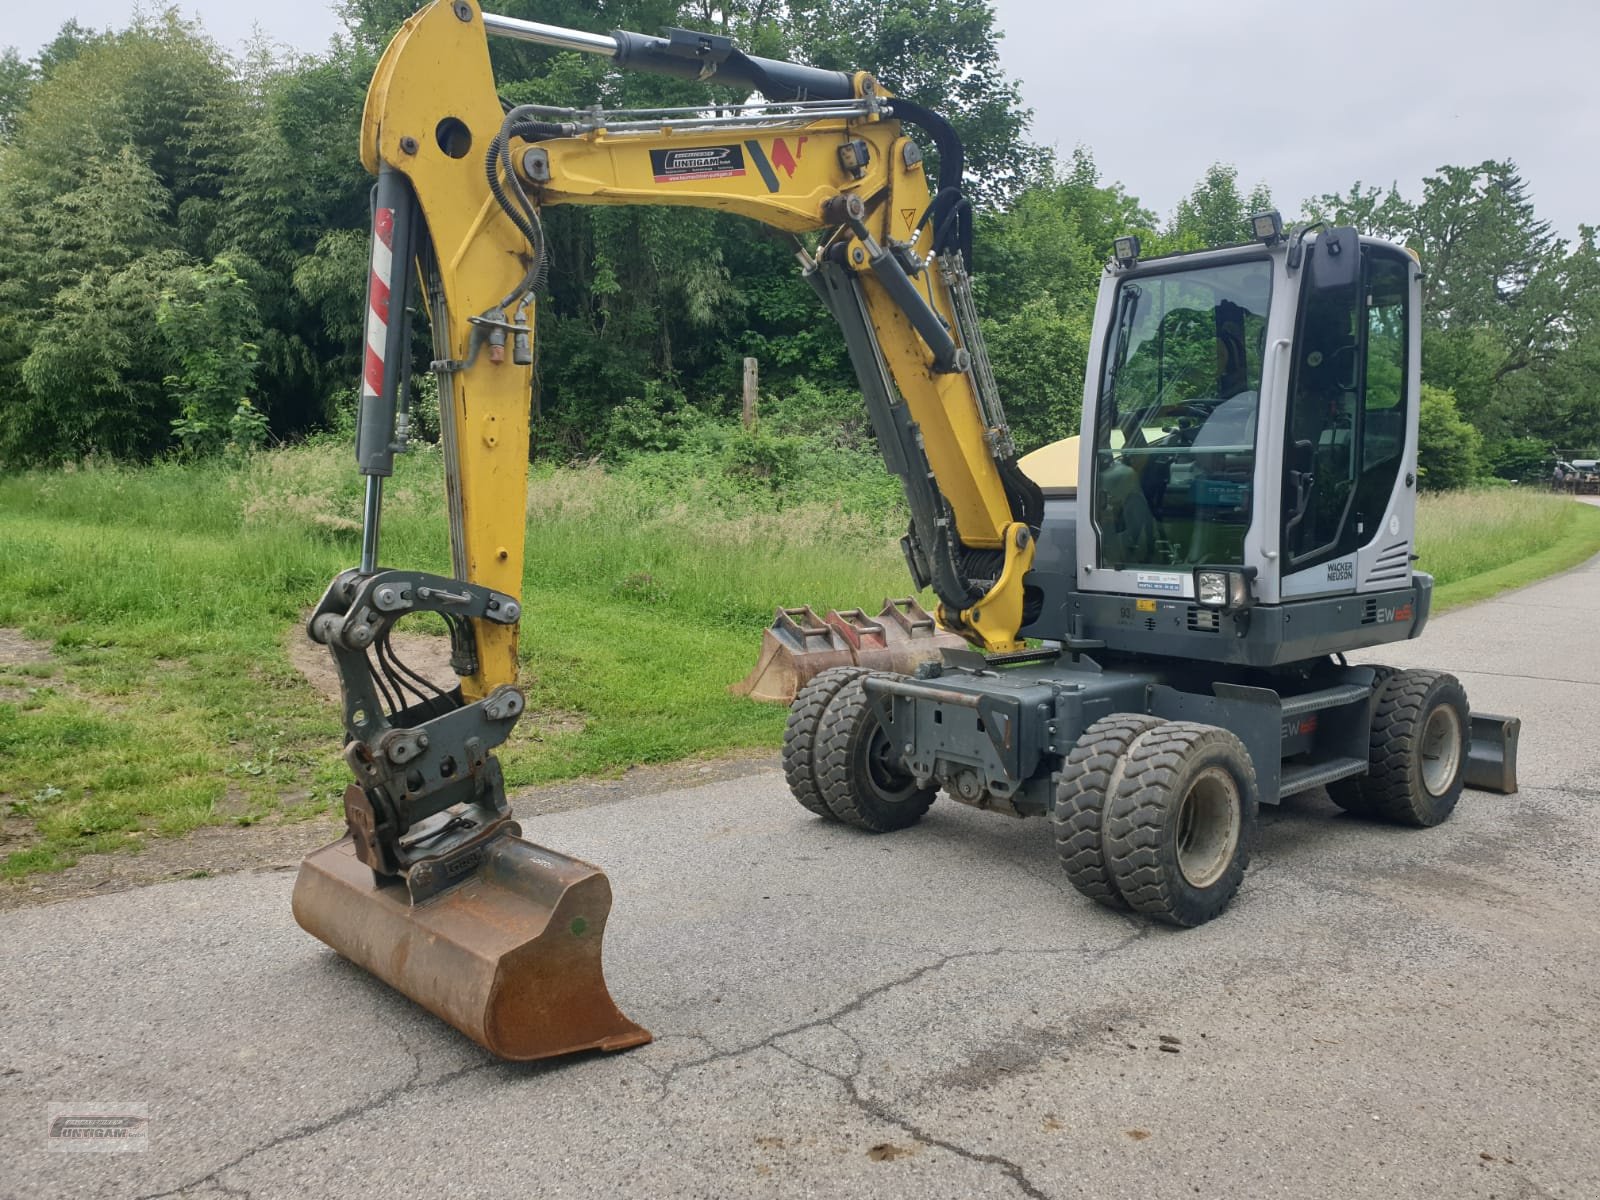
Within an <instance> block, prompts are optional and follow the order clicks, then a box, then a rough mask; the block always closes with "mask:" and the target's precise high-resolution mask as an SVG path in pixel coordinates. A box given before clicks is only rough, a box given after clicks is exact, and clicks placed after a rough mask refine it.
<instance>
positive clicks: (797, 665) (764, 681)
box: [728, 605, 855, 704]
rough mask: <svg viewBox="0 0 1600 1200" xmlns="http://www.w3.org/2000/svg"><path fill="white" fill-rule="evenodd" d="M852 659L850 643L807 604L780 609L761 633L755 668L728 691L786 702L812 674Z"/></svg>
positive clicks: (839, 665) (846, 663)
mask: <svg viewBox="0 0 1600 1200" xmlns="http://www.w3.org/2000/svg"><path fill="white" fill-rule="evenodd" d="M853 662H855V654H854V653H853V652H852V651H851V649H850V643H849V642H848V641H846V640H845V639H844V637H843V636H842V635H841V634H840V633H839V631H838V630H837V629H835V628H834V627H833V626H831V625H829V624H828V623H827V622H826V621H824V620H823V619H822V618H821V617H819V616H817V614H816V613H815V612H813V611H812V610H811V608H810V606H809V605H807V606H804V607H801V608H780V609H778V610H777V611H776V612H775V613H774V614H773V618H772V624H771V625H769V626H768V627H767V628H766V630H765V631H764V632H763V633H762V635H761V657H760V658H759V659H757V660H756V665H755V668H754V669H753V670H752V671H751V672H750V674H748V675H746V676H745V677H744V679H743V680H741V681H740V682H738V683H736V684H734V685H733V686H732V687H730V688H729V689H728V690H729V691H730V692H732V693H733V694H734V695H735V696H749V697H750V699H752V700H767V701H772V702H775V703H778V704H789V703H791V702H792V701H793V700H794V697H795V693H796V692H798V691H799V690H800V689H801V688H802V687H804V686H805V685H806V684H807V683H808V682H809V681H810V680H811V679H812V678H813V677H815V676H817V675H820V674H822V672H824V671H826V670H827V669H828V668H829V667H848V666H849V665H850V664H851V663H853Z"/></svg>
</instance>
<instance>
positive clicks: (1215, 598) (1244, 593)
mask: <svg viewBox="0 0 1600 1200" xmlns="http://www.w3.org/2000/svg"><path fill="white" fill-rule="evenodd" d="M1255 574H1256V569H1255V568H1254V567H1229V568H1222V567H1202V568H1200V569H1199V570H1197V571H1195V573H1194V599H1195V603H1196V604H1198V605H1200V606H1201V607H1202V608H1220V609H1223V610H1225V611H1227V612H1239V611H1240V610H1242V609H1246V608H1249V607H1250V605H1251V604H1253V603H1254V602H1255V597H1254V596H1252V595H1251V594H1250V581H1251V580H1252V579H1254V578H1255Z"/></svg>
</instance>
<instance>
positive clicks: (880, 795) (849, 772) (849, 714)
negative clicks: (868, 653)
mask: <svg viewBox="0 0 1600 1200" xmlns="http://www.w3.org/2000/svg"><path fill="white" fill-rule="evenodd" d="M865 676H866V673H865V672H864V673H863V674H862V675H860V676H857V677H856V678H854V679H851V680H849V681H848V682H846V683H845V685H844V686H843V687H842V688H840V689H839V692H838V694H837V695H835V696H834V698H833V699H832V700H831V701H830V702H829V703H828V706H827V708H826V709H824V710H823V713H822V721H821V724H820V725H819V727H818V729H817V748H816V761H817V792H818V794H819V795H820V796H821V797H822V800H823V802H824V803H825V804H827V806H828V810H829V811H830V812H832V813H833V815H834V816H835V817H837V818H838V819H839V820H841V821H843V822H845V823H846V824H847V825H854V826H856V827H857V828H859V829H868V830H871V831H872V832H873V833H888V832H890V831H891V830H895V829H904V828H906V827H907V826H908V825H914V824H916V823H917V822H918V821H920V820H921V819H922V815H923V814H924V813H925V812H927V811H928V807H929V806H930V805H931V804H932V803H933V798H934V796H936V795H937V794H938V790H939V789H938V788H932V787H923V786H921V785H919V784H918V783H917V780H916V778H915V776H913V775H912V774H911V772H909V771H908V770H906V768H905V765H904V763H903V762H902V760H901V758H900V754H899V748H898V747H896V746H895V745H893V744H892V743H891V742H890V740H889V735H888V732H887V731H886V730H885V729H884V728H883V725H882V724H881V723H880V722H879V720H878V715H877V713H875V712H874V711H873V709H872V704H871V702H870V701H869V700H868V699H867V692H866V688H865V686H864V684H865V683H866V678H865Z"/></svg>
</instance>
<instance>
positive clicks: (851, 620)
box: [729, 596, 966, 704]
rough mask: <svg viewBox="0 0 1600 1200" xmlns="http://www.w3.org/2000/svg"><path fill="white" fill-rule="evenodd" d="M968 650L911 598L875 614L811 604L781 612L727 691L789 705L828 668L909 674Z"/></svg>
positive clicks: (889, 602)
mask: <svg viewBox="0 0 1600 1200" xmlns="http://www.w3.org/2000/svg"><path fill="white" fill-rule="evenodd" d="M965 646H966V642H965V641H964V640H963V639H962V638H961V637H959V636H957V635H956V634H953V633H949V632H947V631H945V630H943V629H940V628H939V627H938V625H937V623H936V622H935V621H934V619H933V617H932V616H930V615H929V614H928V612H927V610H926V609H924V608H923V607H922V605H920V604H918V603H917V602H916V600H915V599H913V598H912V597H909V596H907V597H903V598H901V599H899V600H887V599H886V600H885V601H884V602H883V610H882V611H881V612H879V613H878V614H877V616H868V615H867V613H866V612H865V611H863V610H862V609H859V608H849V609H842V610H841V609H830V610H829V611H828V614H827V616H825V617H819V616H817V614H816V612H815V610H813V609H812V608H811V607H810V606H809V605H807V606H804V607H801V608H780V609H778V610H777V612H776V613H775V614H774V616H773V620H772V624H771V625H770V626H768V627H767V629H766V630H765V631H764V632H763V633H762V635H761V656H760V658H759V659H758V660H757V662H756V665H755V668H754V669H753V670H752V671H751V672H750V674H748V675H747V676H745V678H744V679H743V680H742V681H740V682H739V683H736V684H734V685H733V687H731V688H730V689H729V690H730V691H731V692H733V694H734V695H736V696H749V697H750V698H751V699H752V700H767V701H772V702H774V703H778V704H790V703H792V702H793V701H794V698H795V694H796V693H797V692H798V691H799V690H800V689H801V688H802V687H804V686H805V685H806V683H807V682H809V681H810V680H811V679H813V678H814V677H816V676H817V675H820V674H821V673H822V672H823V671H826V670H828V669H829V668H830V667H847V666H852V665H854V666H861V667H867V668H868V669H870V670H874V671H894V672H898V673H900V674H905V675H909V674H911V673H912V672H913V671H915V670H916V669H917V666H918V665H919V664H921V663H924V662H927V661H929V660H931V659H937V658H939V656H940V655H941V654H942V653H943V652H944V651H945V650H946V649H960V648H962V647H965Z"/></svg>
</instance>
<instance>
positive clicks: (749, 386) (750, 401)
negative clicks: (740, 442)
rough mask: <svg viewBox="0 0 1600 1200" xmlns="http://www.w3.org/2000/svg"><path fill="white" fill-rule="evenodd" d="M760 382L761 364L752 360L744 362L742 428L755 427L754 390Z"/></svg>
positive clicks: (748, 359)
mask: <svg viewBox="0 0 1600 1200" xmlns="http://www.w3.org/2000/svg"><path fill="white" fill-rule="evenodd" d="M760 381H761V364H760V363H758V362H757V361H756V360H755V359H753V358H747V359H745V360H744V427H745V428H746V429H754V428H755V427H756V390H757V387H758V385H759V384H760Z"/></svg>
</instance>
